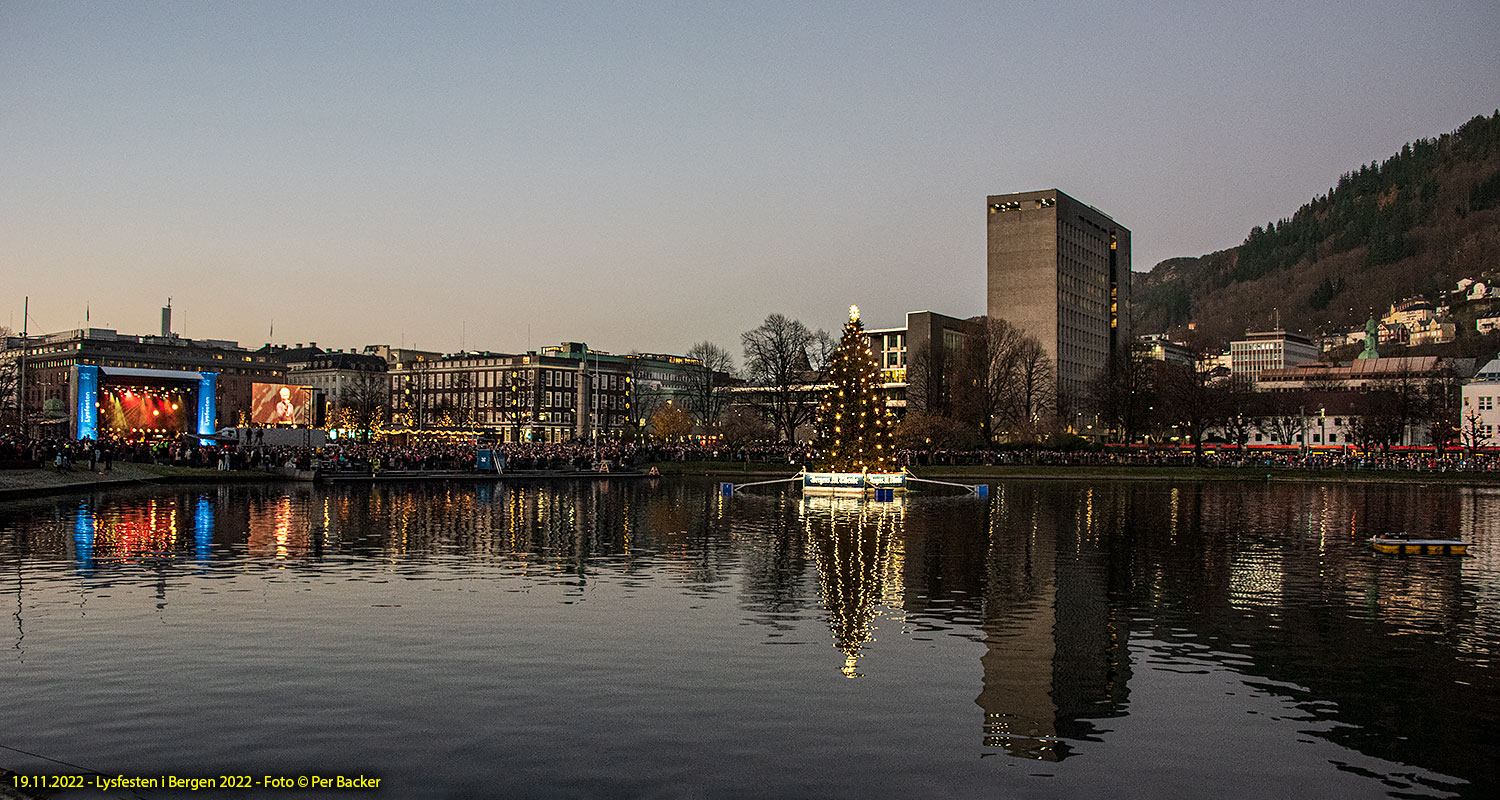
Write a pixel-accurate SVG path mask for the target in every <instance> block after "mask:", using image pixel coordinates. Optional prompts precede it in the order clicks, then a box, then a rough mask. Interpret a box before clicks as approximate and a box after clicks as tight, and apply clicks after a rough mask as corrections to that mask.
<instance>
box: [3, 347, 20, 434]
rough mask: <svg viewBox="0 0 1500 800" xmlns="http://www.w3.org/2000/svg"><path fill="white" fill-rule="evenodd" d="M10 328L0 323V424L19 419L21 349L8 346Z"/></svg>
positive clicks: (13, 422) (16, 421) (14, 421)
mask: <svg viewBox="0 0 1500 800" xmlns="http://www.w3.org/2000/svg"><path fill="white" fill-rule="evenodd" d="M11 335H12V332H11V329H10V328H7V327H5V326H4V325H0V426H6V425H15V424H18V423H19V422H20V420H21V415H20V413H19V409H20V407H21V398H20V394H19V392H20V389H21V381H20V377H21V349H20V348H19V347H17V348H8V347H7V346H6V339H7V338H8V337H10V336H11Z"/></svg>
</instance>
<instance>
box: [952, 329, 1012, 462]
mask: <svg viewBox="0 0 1500 800" xmlns="http://www.w3.org/2000/svg"><path fill="white" fill-rule="evenodd" d="M978 322H979V323H980V324H979V328H978V330H976V331H975V333H974V335H972V336H970V337H968V339H966V340H965V341H964V345H963V347H962V348H960V349H959V351H958V353H957V355H956V357H955V358H954V359H953V362H954V363H953V365H952V367H953V368H952V369H951V370H949V375H948V378H949V386H950V389H949V392H950V395H951V396H952V398H953V413H954V416H955V417H956V418H958V419H961V420H963V421H964V422H967V423H968V424H969V425H971V426H973V427H974V428H975V429H977V430H978V431H979V435H980V438H981V439H982V440H983V441H984V442H985V443H986V444H989V443H993V442H994V441H995V440H996V429H995V428H996V425H997V424H998V423H1002V422H1004V421H1005V413H1004V412H1005V411H1006V405H1007V401H1008V399H1009V392H1010V387H1011V386H1012V385H1013V384H1014V383H1015V380H1016V373H1017V360H1018V358H1017V346H1018V344H1019V342H1020V338H1021V333H1020V331H1019V330H1018V329H1017V328H1016V327H1015V326H1013V325H1011V324H1010V323H1009V322H1007V321H1006V320H1003V319H989V318H986V319H984V320H982V321H978Z"/></svg>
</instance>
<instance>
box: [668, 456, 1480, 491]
mask: <svg viewBox="0 0 1500 800" xmlns="http://www.w3.org/2000/svg"><path fill="white" fill-rule="evenodd" d="M655 466H656V467H657V469H659V470H660V471H661V474H662V475H688V476H701V477H722V478H731V477H744V478H746V479H747V480H748V479H766V478H787V477H791V476H792V475H794V474H796V472H797V468H796V467H793V466H791V465H786V464H781V465H778V464H751V465H749V468H748V469H744V468H736V467H732V466H728V465H724V464H723V462H714V461H683V462H665V463H658V464H656V465H655ZM910 472H911V474H912V475H915V476H916V477H919V478H935V479H942V480H956V481H959V482H969V483H982V482H985V481H1012V480H1039V481H1116V480H1120V481H1205V482H1206V481H1214V482H1224V481H1238V482H1242V483H1268V482H1270V483H1396V484H1408V485H1422V486H1500V473H1487V472H1431V471H1418V470H1401V471H1395V470H1290V469H1277V468H1266V467H1261V468H1255V467H1174V466H1076V467H1073V466H1045V465H1014V466H1009V465H1007V466H925V467H915V468H910Z"/></svg>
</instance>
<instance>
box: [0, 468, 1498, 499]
mask: <svg viewBox="0 0 1500 800" xmlns="http://www.w3.org/2000/svg"><path fill="white" fill-rule="evenodd" d="M649 466H654V467H656V468H657V469H658V470H659V471H660V473H661V475H662V477H708V478H724V479H733V478H738V479H741V480H742V481H753V480H767V479H773V478H788V477H791V476H792V475H795V474H796V473H797V468H796V467H793V466H792V465H789V464H772V463H758V464H748V465H745V464H742V465H739V466H733V465H731V464H729V463H728V462H717V461H667V462H656V463H653V464H650V465H648V467H649ZM911 473H912V474H913V475H915V476H917V477H920V478H932V479H940V480H953V481H957V482H962V483H984V482H1005V481H1192V482H1241V483H1346V484H1406V485H1415V486H1453V487H1491V486H1500V473H1484V472H1430V471H1416V470H1409V471H1390V470H1306V471H1303V470H1288V469H1274V468H1271V469H1268V468H1259V469H1257V468H1253V467H1220V468H1211V467H1176V466H1042V465H1015V466H926V467H917V468H915V469H912V470H911ZM609 475H610V473H602V474H594V473H583V474H580V473H547V472H507V473H502V474H492V473H491V474H480V473H461V474H460V473H440V474H439V473H434V474H430V475H413V474H398V475H382V476H378V477H377V476H371V477H359V478H353V477H350V478H339V479H335V480H334V481H332V483H337V484H345V485H347V484H351V483H368V484H373V483H385V482H396V481H403V480H411V481H429V480H483V479H505V478H517V479H523V480H534V479H538V478H557V479H562V478H569V479H576V478H590V477H605V476H609ZM613 477H620V478H623V477H646V475H645V474H644V473H633V472H619V473H613ZM282 482H286V483H298V482H301V483H306V482H308V481H307V479H306V478H299V477H294V476H292V475H287V474H283V473H276V472H262V471H258V470H257V471H251V470H235V471H232V472H224V471H222V470H217V469H211V468H200V467H174V466H167V465H162V464H134V463H116V464H115V465H114V469H113V470H112V471H110V472H89V471H88V470H86V469H84V470H81V471H77V472H70V473H62V474H59V473H57V472H54V471H53V470H51V469H50V468H43V469H30V470H0V502H4V501H6V500H12V499H17V500H18V499H23V498H30V497H43V496H48V495H58V494H68V493H72V492H92V491H101V490H108V489H119V488H125V487H130V486H140V485H143V484H144V485H167V484H180V483H236V484H255V483H282Z"/></svg>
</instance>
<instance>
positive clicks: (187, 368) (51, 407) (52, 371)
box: [5, 311, 286, 439]
mask: <svg viewBox="0 0 1500 800" xmlns="http://www.w3.org/2000/svg"><path fill="white" fill-rule="evenodd" d="M169 326H170V320H169V318H168V317H166V316H165V311H164V317H163V332H162V335H160V336H134V335H129V334H122V333H119V332H117V331H114V330H110V329H107V328H79V329H75V330H69V331H61V332H58V333H49V334H42V335H40V336H32V337H26V338H25V339H23V338H22V337H16V336H12V337H7V338H6V339H5V351H6V352H8V353H9V354H10V355H9V356H8V358H10V359H13V360H18V361H20V362H21V367H22V370H21V376H22V386H21V387H20V392H21V395H22V403H23V406H24V409H25V418H26V419H27V420H29V421H33V422H34V423H35V424H36V425H38V426H39V428H40V430H41V432H42V433H43V435H50V436H56V437H64V436H66V437H69V438H91V439H92V438H98V437H99V436H104V435H127V436H146V437H167V436H173V435H177V434H182V433H205V434H206V433H212V432H213V431H215V430H217V429H218V428H219V427H222V426H224V425H231V424H235V422H236V421H237V420H239V419H240V418H241V417H245V416H248V415H249V414H250V413H251V412H252V406H253V400H254V397H255V392H256V384H262V385H276V386H279V385H280V384H281V383H282V381H283V380H284V379H285V374H286V373H285V369H284V368H283V367H282V365H281V364H279V363H277V362H275V361H274V360H272V359H270V358H268V357H267V356H266V355H264V354H261V353H256V352H251V351H249V350H246V349H245V348H242V347H240V346H239V344H238V343H236V342H231V341H223V340H218V339H185V338H182V337H180V336H177V335H176V334H173V333H171V331H170V329H169Z"/></svg>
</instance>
